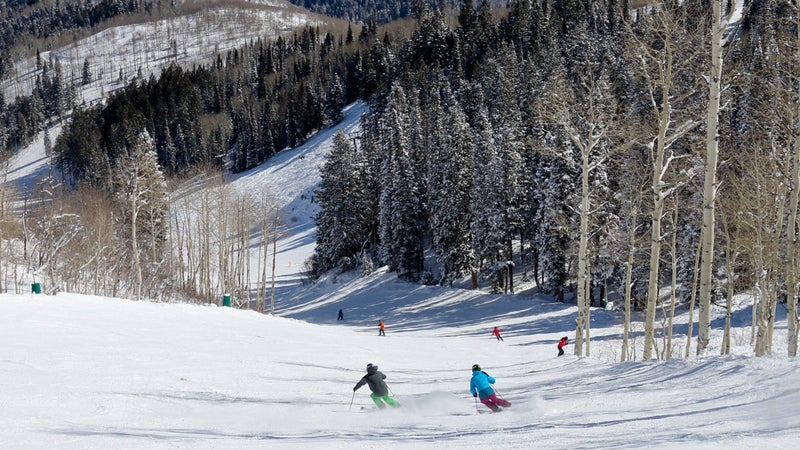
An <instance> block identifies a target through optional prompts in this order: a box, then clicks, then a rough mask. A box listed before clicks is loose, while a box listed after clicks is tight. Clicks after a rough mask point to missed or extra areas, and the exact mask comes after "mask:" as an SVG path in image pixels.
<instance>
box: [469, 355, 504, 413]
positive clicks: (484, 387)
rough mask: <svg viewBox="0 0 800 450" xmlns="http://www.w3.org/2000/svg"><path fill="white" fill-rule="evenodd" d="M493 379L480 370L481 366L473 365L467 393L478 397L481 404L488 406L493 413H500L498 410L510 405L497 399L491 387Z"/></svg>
mask: <svg viewBox="0 0 800 450" xmlns="http://www.w3.org/2000/svg"><path fill="white" fill-rule="evenodd" d="M494 382H495V379H494V377H492V376H491V375H489V374H488V373H486V372H484V371H482V370H481V366H479V365H477V364H474V365H473V366H472V379H471V380H470V381H469V391H470V392H471V393H472V396H473V397H478V398H479V399H480V400H481V403H483V404H484V405H486V406H488V407H489V409H491V410H492V411H494V412H498V411H502V409H501V408H500V407H501V406H502V407H503V408H508V407H509V406H511V403H510V402H508V401H506V400H503V399H502V398H498V397H497V394H496V393H495V392H494V388H493V387H492V385H493V384H494Z"/></svg>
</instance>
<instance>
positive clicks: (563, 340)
mask: <svg viewBox="0 0 800 450" xmlns="http://www.w3.org/2000/svg"><path fill="white" fill-rule="evenodd" d="M565 345H567V337H566V336H564V337H562V338H561V340H560V341H558V356H561V355H563V354H564V346H565Z"/></svg>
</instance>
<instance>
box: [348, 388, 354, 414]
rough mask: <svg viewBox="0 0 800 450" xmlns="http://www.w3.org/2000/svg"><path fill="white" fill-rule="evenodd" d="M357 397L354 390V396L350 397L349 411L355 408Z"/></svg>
mask: <svg viewBox="0 0 800 450" xmlns="http://www.w3.org/2000/svg"><path fill="white" fill-rule="evenodd" d="M355 399H356V391H353V398H351V399H350V406H348V407H347V410H348V411H350V409H352V408H353V400H355Z"/></svg>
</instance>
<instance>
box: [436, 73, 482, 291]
mask: <svg viewBox="0 0 800 450" xmlns="http://www.w3.org/2000/svg"><path fill="white" fill-rule="evenodd" d="M440 92H441V107H439V108H436V109H438V113H437V114H435V116H436V117H437V118H438V120H436V122H435V124H436V126H437V129H438V130H437V135H438V139H437V140H436V141H435V144H433V145H432V146H431V148H430V166H429V170H428V196H429V197H428V198H429V201H428V207H429V210H430V225H431V234H432V246H433V250H434V252H435V253H436V256H437V258H438V260H439V262H440V263H441V265H442V271H441V277H440V283H442V284H446V283H448V284H452V283H453V281H455V280H456V279H458V278H460V277H462V276H464V275H466V274H468V273H470V271H471V269H472V267H474V265H475V261H474V257H473V253H472V239H471V234H470V222H471V215H470V197H469V191H470V184H471V170H470V169H471V157H472V151H473V150H472V147H473V144H472V139H473V135H472V130H471V129H470V127H469V124H467V120H466V116H465V115H464V112H463V111H462V110H461V106H460V105H459V103H458V102H457V101H456V99H455V97H454V96H453V93H452V91H451V90H450V87H449V85H448V84H446V83H445V84H443V85H442V86H441V88H440ZM437 97H438V96H437ZM436 109H434V111H435V110H436Z"/></svg>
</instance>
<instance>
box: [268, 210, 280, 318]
mask: <svg viewBox="0 0 800 450" xmlns="http://www.w3.org/2000/svg"><path fill="white" fill-rule="evenodd" d="M277 254H278V211H275V222H274V223H273V227H272V294H271V297H270V306H269V313H270V314H272V315H273V316H274V315H275V258H276V256H277Z"/></svg>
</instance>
